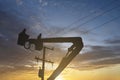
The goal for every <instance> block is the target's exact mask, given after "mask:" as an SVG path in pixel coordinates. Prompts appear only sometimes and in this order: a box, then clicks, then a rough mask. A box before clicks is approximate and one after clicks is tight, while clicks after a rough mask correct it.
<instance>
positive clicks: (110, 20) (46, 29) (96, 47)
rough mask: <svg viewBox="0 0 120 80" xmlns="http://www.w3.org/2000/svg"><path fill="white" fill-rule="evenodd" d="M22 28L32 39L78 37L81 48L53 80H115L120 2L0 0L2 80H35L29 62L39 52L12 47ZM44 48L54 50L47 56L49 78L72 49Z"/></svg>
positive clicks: (119, 51)
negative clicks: (80, 38)
mask: <svg viewBox="0 0 120 80" xmlns="http://www.w3.org/2000/svg"><path fill="white" fill-rule="evenodd" d="M24 28H26V29H27V34H29V35H30V37H31V38H36V37H37V36H38V35H39V34H40V33H42V38H51V37H82V40H83V43H84V47H83V49H82V50H81V51H80V53H79V54H78V55H77V56H76V57H75V59H73V60H72V62H71V63H70V64H69V65H68V66H67V68H66V69H65V70H64V71H63V72H62V73H61V74H60V76H59V77H58V78H57V79H56V80H73V79H74V80H80V79H81V80H120V76H119V74H120V0H59V1H58V0H0V77H1V79H2V80H11V79H12V80H28V78H29V79H30V80H35V79H36V80H39V78H38V77H37V71H38V66H41V62H39V63H38V64H37V63H36V60H35V59H34V57H35V56H39V57H41V58H42V51H36V50H26V49H24V47H22V46H19V45H17V38H18V34H19V33H20V32H21V31H22V30H23V29H24ZM44 45H46V46H48V47H54V48H55V49H54V51H50V50H47V54H46V59H47V60H51V61H53V62H54V63H55V64H54V65H53V67H52V65H51V64H50V63H46V72H45V74H46V76H45V78H48V77H49V76H50V74H51V73H52V72H53V71H54V70H55V68H56V67H57V66H58V64H59V62H60V61H61V59H62V58H63V57H64V56H65V54H66V52H67V49H68V48H69V47H70V46H71V44H70V43H64V44H63V43H55V44H44ZM73 73H74V74H75V76H73ZM91 73H93V74H91ZM19 74H20V75H19Z"/></svg>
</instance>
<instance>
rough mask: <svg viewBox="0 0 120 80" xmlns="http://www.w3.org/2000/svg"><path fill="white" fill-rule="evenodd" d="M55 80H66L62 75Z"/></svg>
mask: <svg viewBox="0 0 120 80" xmlns="http://www.w3.org/2000/svg"><path fill="white" fill-rule="evenodd" d="M55 80H64V79H63V77H62V76H61V75H60V76H58V77H57V78H56V79H55Z"/></svg>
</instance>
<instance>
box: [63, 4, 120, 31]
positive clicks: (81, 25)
mask: <svg viewBox="0 0 120 80" xmlns="http://www.w3.org/2000/svg"><path fill="white" fill-rule="evenodd" d="M119 7H120V6H119V5H118V6H116V7H113V8H111V9H109V10H107V11H105V12H103V13H101V14H99V15H97V16H95V17H93V18H92V19H89V20H87V21H86V22H84V23H82V24H80V25H78V26H76V27H73V28H71V29H69V30H68V31H70V30H75V29H77V28H80V27H83V25H85V24H87V23H88V22H91V21H93V20H95V19H97V18H98V17H100V16H102V15H104V14H106V13H108V12H110V11H112V10H114V9H116V8H119ZM62 33H64V32H62Z"/></svg>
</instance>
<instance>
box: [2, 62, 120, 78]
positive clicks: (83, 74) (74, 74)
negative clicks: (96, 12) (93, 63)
mask: <svg viewBox="0 0 120 80" xmlns="http://www.w3.org/2000/svg"><path fill="white" fill-rule="evenodd" d="M50 74H51V71H46V76H45V78H46V77H47V78H48V77H49V75H50ZM0 78H1V79H0V80H40V78H38V76H37V70H36V69H35V70H16V71H12V72H7V73H3V74H2V73H1V75H0ZM56 80H120V64H119V65H115V66H112V67H105V68H101V69H94V70H83V71H80V70H76V69H72V68H66V69H65V70H64V71H63V72H62V73H61V75H60V76H59V77H58V78H57V79H56Z"/></svg>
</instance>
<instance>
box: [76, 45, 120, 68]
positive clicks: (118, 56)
mask: <svg viewBox="0 0 120 80" xmlns="http://www.w3.org/2000/svg"><path fill="white" fill-rule="evenodd" d="M89 48H90V49H91V50H90V51H88V52H86V53H83V54H79V55H78V56H77V57H76V59H75V61H74V63H75V65H76V66H79V67H80V66H81V67H80V68H81V69H80V70H82V69H98V68H104V67H108V66H112V65H116V64H120V53H119V52H120V46H89ZM78 62H79V65H78Z"/></svg>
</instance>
